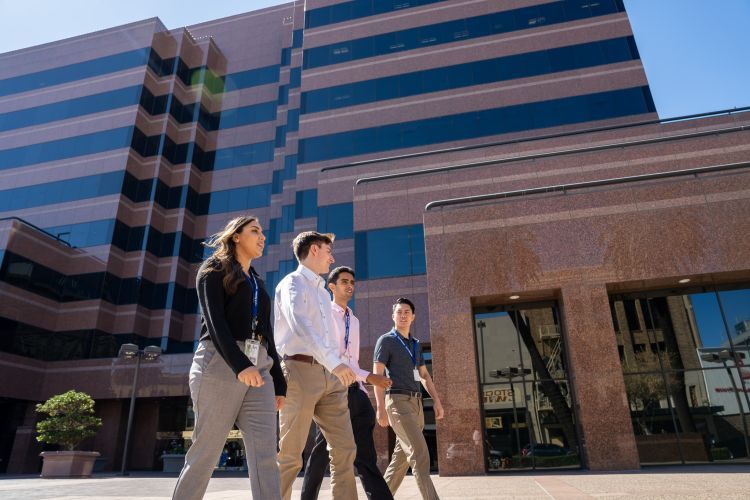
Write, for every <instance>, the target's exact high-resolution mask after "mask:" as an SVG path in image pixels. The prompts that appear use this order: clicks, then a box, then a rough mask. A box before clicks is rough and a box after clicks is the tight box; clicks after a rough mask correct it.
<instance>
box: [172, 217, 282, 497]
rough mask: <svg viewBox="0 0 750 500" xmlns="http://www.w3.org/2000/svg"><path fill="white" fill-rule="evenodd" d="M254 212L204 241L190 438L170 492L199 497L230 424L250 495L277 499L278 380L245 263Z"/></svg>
mask: <svg viewBox="0 0 750 500" xmlns="http://www.w3.org/2000/svg"><path fill="white" fill-rule="evenodd" d="M265 239H266V238H265V236H264V235H263V229H262V228H261V226H260V224H259V223H258V219H257V218H255V217H250V216H245V217H237V218H236V219H232V220H231V221H229V222H228V223H227V225H226V226H225V227H224V229H223V230H221V231H219V232H218V233H216V234H215V235H214V236H213V237H211V238H210V239H209V241H208V242H206V243H205V245H206V246H207V247H209V248H213V249H214V253H213V255H212V256H211V257H209V258H208V259H206V261H205V262H204V263H203V264H202V265H201V267H200V269H199V271H198V276H197V279H196V282H197V290H198V299H199V301H200V306H201V313H202V318H201V335H200V343H199V344H198V349H197V350H196V351H195V355H194V356H193V365H192V367H191V368H190V396H191V398H192V400H193V411H194V413H195V430H194V431H193V438H192V441H193V444H192V446H191V447H190V449H189V450H188V452H187V455H186V456H185V466H184V467H183V468H182V472H180V477H179V479H178V480H177V486H176V487H175V491H174V494H173V498H174V499H178V500H184V499H193V498H196V499H198V498H203V494H204V493H205V491H206V487H207V486H208V481H209V479H210V478H211V473H212V472H213V470H214V467H215V465H216V463H217V461H218V460H219V456H220V455H221V450H222V449H223V448H224V444H225V442H226V439H227V435H228V434H229V431H230V430H231V429H232V425H233V424H236V425H237V428H239V430H240V431H241V432H242V439H243V441H244V444H245V454H246V456H247V466H248V474H249V476H250V482H251V490H252V494H253V498H257V499H263V500H275V499H280V498H281V493H280V480H279V469H278V466H277V465H276V441H277V439H276V412H277V411H278V410H279V409H280V408H281V407H282V406H283V404H284V396H285V395H286V381H285V379H284V375H283V373H282V371H281V365H280V363H279V357H278V354H277V353H276V346H275V344H274V339H273V331H272V329H271V299H270V297H269V295H268V293H267V292H266V290H265V288H264V285H263V281H262V280H261V279H260V276H258V274H257V273H256V272H255V269H253V267H252V265H251V262H252V261H253V259H257V258H258V257H260V256H261V255H263V248H264V246H265Z"/></svg>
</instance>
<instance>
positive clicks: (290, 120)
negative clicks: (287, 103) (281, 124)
mask: <svg viewBox="0 0 750 500" xmlns="http://www.w3.org/2000/svg"><path fill="white" fill-rule="evenodd" d="M286 127H287V131H289V132H297V131H298V130H299V109H290V110H289V112H288V113H287V115H286Z"/></svg>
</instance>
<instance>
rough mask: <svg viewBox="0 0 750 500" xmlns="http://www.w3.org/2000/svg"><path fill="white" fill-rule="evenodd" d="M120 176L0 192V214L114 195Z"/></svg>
mask: <svg viewBox="0 0 750 500" xmlns="http://www.w3.org/2000/svg"><path fill="white" fill-rule="evenodd" d="M123 175H124V173H123V172H122V171H120V172H110V173H108V174H100V175H91V176H88V177H77V178H75V179H67V180H64V181H56V182H48V183H45V184H36V185H33V186H26V187H20V188H14V189H5V190H2V191H0V212H5V211H8V210H20V209H23V208H30V207H39V206H43V205H52V204H55V203H65V202H68V201H76V200H85V199H88V198H97V197H99V196H106V195H110V194H117V193H119V192H120V189H121V188H122V181H123Z"/></svg>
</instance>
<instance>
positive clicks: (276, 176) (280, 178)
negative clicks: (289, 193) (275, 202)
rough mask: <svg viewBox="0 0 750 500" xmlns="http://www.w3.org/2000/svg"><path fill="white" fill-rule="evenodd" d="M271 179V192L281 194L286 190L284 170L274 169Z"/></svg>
mask: <svg viewBox="0 0 750 500" xmlns="http://www.w3.org/2000/svg"><path fill="white" fill-rule="evenodd" d="M272 176H273V180H272V181H271V194H279V193H281V192H282V191H283V190H284V171H283V170H274V171H273V174H272Z"/></svg>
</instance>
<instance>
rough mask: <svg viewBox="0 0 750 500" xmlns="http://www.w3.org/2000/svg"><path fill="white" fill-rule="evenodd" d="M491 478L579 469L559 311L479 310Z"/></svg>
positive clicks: (537, 307) (551, 307) (541, 307)
mask: <svg viewBox="0 0 750 500" xmlns="http://www.w3.org/2000/svg"><path fill="white" fill-rule="evenodd" d="M474 319H475V329H476V338H477V354H478V358H479V377H480V384H481V390H482V395H483V402H482V408H483V417H484V421H483V424H484V445H485V449H486V457H487V468H488V470H491V471H492V470H503V469H518V468H546V467H579V466H580V458H579V449H578V437H577V434H576V429H575V418H574V415H573V410H572V405H571V396H570V391H569V382H568V377H567V371H566V363H565V358H564V352H565V351H564V344H563V342H564V339H563V335H562V332H561V328H560V322H559V314H558V309H557V305H556V304H552V303H543V304H534V305H528V306H522V307H518V308H501V307H494V308H478V309H475V315H474Z"/></svg>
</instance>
